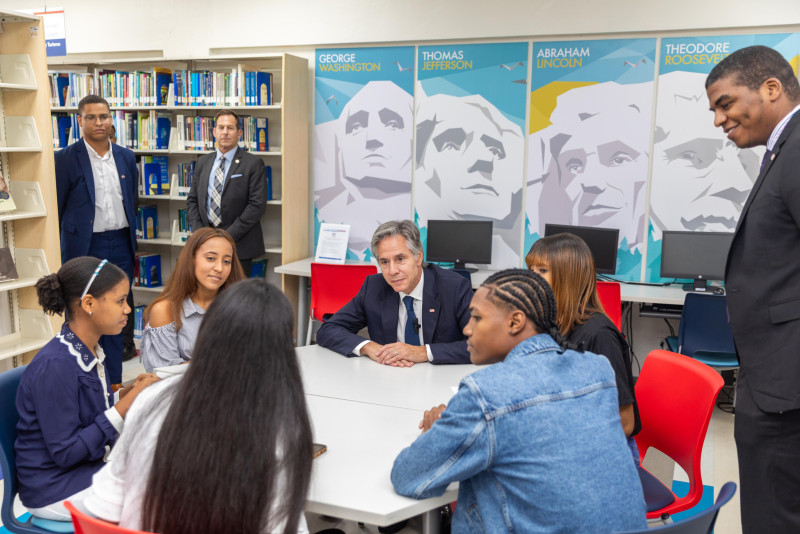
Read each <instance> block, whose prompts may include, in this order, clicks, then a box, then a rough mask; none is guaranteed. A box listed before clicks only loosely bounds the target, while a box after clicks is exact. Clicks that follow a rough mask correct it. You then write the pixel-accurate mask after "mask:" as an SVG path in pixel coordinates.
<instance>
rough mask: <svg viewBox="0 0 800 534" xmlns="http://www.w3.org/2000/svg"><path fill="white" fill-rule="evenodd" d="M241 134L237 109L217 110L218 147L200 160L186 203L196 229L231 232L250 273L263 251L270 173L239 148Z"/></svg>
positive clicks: (215, 131)
mask: <svg viewBox="0 0 800 534" xmlns="http://www.w3.org/2000/svg"><path fill="white" fill-rule="evenodd" d="M241 135H242V131H241V129H240V128H239V117H238V116H237V115H236V113H234V112H233V111H230V110H222V111H220V112H219V113H217V116H216V117H214V138H215V139H216V140H217V150H216V151H215V152H213V153H211V154H207V155H205V156H203V157H201V158H200V159H198V160H197V166H196V168H195V172H194V176H195V179H194V182H193V183H192V188H191V189H190V190H189V196H188V197H187V198H186V204H187V206H188V209H189V224H190V225H191V227H192V230H197V229H198V228H203V227H206V226H210V227H212V228H222V229H223V230H225V231H226V232H228V233H229V234H231V237H233V240H234V241H236V253H237V255H238V256H239V261H240V262H241V264H242V268H243V269H244V272H245V274H246V275H247V276H249V275H250V269H251V267H252V264H253V258H255V257H256V256H261V255H262V254H264V236H263V235H262V233H261V222H260V219H261V215H262V214H263V213H264V210H265V209H266V207H267V173H266V170H265V167H264V162H263V161H261V160H260V159H259V158H258V157H256V156H254V155H252V154H250V153H248V152H245V151H244V150H242V149H241V148H240V147H239V138H240V137H241Z"/></svg>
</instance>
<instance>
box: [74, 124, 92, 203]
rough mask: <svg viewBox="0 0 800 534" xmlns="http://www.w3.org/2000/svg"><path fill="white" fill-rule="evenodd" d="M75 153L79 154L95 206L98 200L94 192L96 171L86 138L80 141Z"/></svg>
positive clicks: (84, 176)
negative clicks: (90, 158) (93, 167)
mask: <svg viewBox="0 0 800 534" xmlns="http://www.w3.org/2000/svg"><path fill="white" fill-rule="evenodd" d="M75 153H76V154H77V156H78V164H79V165H80V167H81V170H82V171H83V178H84V181H85V182H86V188H87V189H88V190H89V191H88V192H89V198H91V199H92V206H94V205H95V203H96V202H97V200H96V199H95V194H94V172H93V171H92V163H91V162H90V161H89V150H88V149H87V148H86V140H84V139H81V140H80V141H78V145H77V146H76V147H75Z"/></svg>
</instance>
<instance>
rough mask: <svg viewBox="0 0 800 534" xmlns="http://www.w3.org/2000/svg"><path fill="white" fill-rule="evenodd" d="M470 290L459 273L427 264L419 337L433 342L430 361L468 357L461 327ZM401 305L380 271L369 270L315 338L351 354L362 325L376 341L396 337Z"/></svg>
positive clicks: (464, 323)
mask: <svg viewBox="0 0 800 534" xmlns="http://www.w3.org/2000/svg"><path fill="white" fill-rule="evenodd" d="M472 294H473V292H472V288H471V287H470V284H469V282H468V281H467V279H466V278H464V277H463V276H461V275H460V274H457V273H454V272H452V271H448V270H445V269H442V268H440V267H437V266H436V265H428V266H427V267H425V285H424V287H423V288H422V335H423V340H422V342H423V343H425V344H426V345H430V347H431V354H433V362H432V363H470V359H469V353H468V352H467V341H466V336H464V333H463V332H464V327H465V326H467V323H468V322H469V318H470V314H469V303H470V301H471V300H472ZM399 308H400V295H399V294H398V293H396V292H395V291H394V289H392V286H390V285H389V284H388V283H386V280H384V278H383V275H382V274H380V273H378V274H373V275H371V276H368V277H367V278H366V280H364V284H363V285H362V286H361V290H360V291H359V292H358V294H357V295H356V296H355V297H353V300H351V301H350V302H348V303H347V304H346V305H345V306H344V307H343V308H342V309H341V310H339V311H338V312H337V313H336V314H335V315H334V316H333V317H331V318H330V319H328V320H327V321H325V324H323V325H322V327H321V328H320V330H319V333H318V334H317V343H319V344H320V345H322V346H323V347H326V348H329V349H331V350H333V351H335V352H338V353H339V354H344V355H348V356H349V355H350V352H351V351H352V350H353V349H354V348H355V347H356V346H357V345H358V344H359V343H361V342H362V341H365V338H363V337H361V336H359V335H358V334H357V332H358V331H359V330H361V329H362V328H364V327H365V326H366V327H367V328H368V330H369V337H370V339H371V340H372V341H374V342H375V343H379V344H381V345H386V344H387V343H395V342H396V341H397V321H398V310H399Z"/></svg>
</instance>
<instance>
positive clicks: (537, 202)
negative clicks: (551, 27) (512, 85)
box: [525, 39, 656, 280]
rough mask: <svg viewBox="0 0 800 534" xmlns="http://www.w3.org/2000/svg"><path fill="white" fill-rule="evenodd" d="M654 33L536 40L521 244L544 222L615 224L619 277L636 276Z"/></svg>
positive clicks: (642, 229) (644, 197)
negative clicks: (642, 36)
mask: <svg viewBox="0 0 800 534" xmlns="http://www.w3.org/2000/svg"><path fill="white" fill-rule="evenodd" d="M655 52H656V39H614V40H599V41H558V42H541V43H533V54H532V59H531V62H532V65H531V94H530V98H531V103H530V106H531V111H530V114H531V118H530V128H529V132H528V133H529V137H528V174H527V183H526V188H527V195H526V224H525V227H526V232H525V249H526V251H527V249H528V248H530V246H531V245H532V244H533V242H534V241H536V240H537V239H538V238H539V237H541V236H542V235H544V228H545V225H546V224H548V223H550V224H566V225H573V226H588V227H598V228H613V229H617V230H619V240H618V249H617V266H616V278H617V279H620V280H639V279H640V278H641V269H642V255H643V253H644V239H645V207H646V203H647V172H648V165H649V146H650V130H651V123H652V120H651V116H652V101H653V85H654V84H653V80H654V77H655Z"/></svg>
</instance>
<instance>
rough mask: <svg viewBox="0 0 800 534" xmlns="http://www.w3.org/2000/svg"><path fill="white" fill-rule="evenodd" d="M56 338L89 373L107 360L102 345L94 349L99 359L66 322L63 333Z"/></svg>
mask: <svg viewBox="0 0 800 534" xmlns="http://www.w3.org/2000/svg"><path fill="white" fill-rule="evenodd" d="M56 337H57V338H58V340H59V341H60V342H61V343H63V344H64V345H66V347H67V350H68V351H69V353H70V354H71V355H72V356H74V357H75V361H76V362H77V363H78V366H79V367H80V368H81V369H83V370H84V371H85V372H87V373H88V372H89V371H91V370H92V369H94V368H95V366H96V365H97V362H100V363H103V360H105V359H106V354H105V353H104V352H103V349H102V348H100V345H97V346H96V347H95V348H94V350H95V353H96V354H97V358H95V357H94V354H92V351H90V350H89V348H88V347H87V346H86V345H84V344H83V341H81V340H80V338H79V337H78V336H77V335H75V332H73V331H72V329H71V328H70V327H69V326H67V323H66V322H65V323H64V326H62V327H61V332H59V333H58V334H57V335H56Z"/></svg>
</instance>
